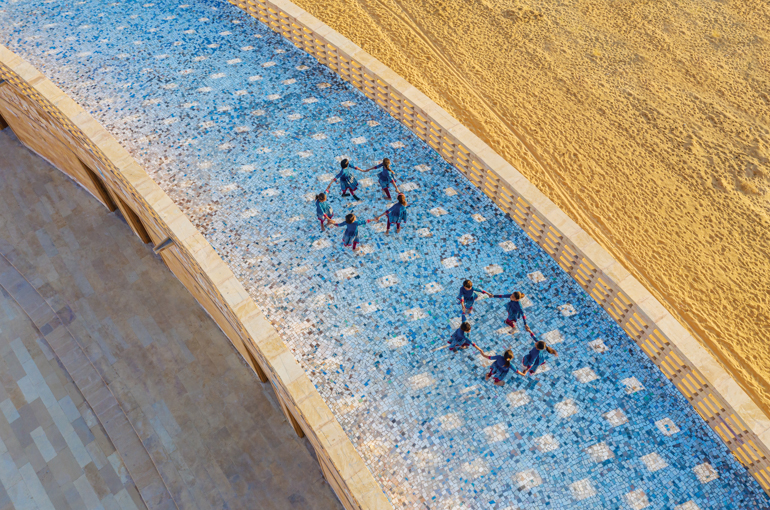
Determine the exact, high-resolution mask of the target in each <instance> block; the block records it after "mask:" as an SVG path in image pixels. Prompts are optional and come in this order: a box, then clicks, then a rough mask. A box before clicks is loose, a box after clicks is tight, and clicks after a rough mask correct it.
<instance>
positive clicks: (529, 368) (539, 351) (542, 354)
mask: <svg viewBox="0 0 770 510" xmlns="http://www.w3.org/2000/svg"><path fill="white" fill-rule="evenodd" d="M548 354H553V355H554V356H558V355H559V354H558V353H557V352H556V349H553V348H551V347H549V346H548V345H546V344H545V342H543V341H542V340H540V341H536V342H535V347H533V348H532V350H531V351H529V354H527V355H526V356H524V357H523V358H522V359H521V368H520V369H519V370H517V371H516V373H517V374H519V375H523V376H524V377H526V376H527V375H528V374H534V373H535V372H537V369H538V368H540V366H541V365H542V364H544V363H545V362H546V358H547V357H548Z"/></svg>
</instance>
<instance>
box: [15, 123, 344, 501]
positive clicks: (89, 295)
mask: <svg viewBox="0 0 770 510" xmlns="http://www.w3.org/2000/svg"><path fill="white" fill-rule="evenodd" d="M0 155H2V156H1V157H0V203H2V204H4V205H3V206H2V207H0V254H9V253H10V254H11V256H9V257H8V260H10V262H11V263H12V264H13V266H14V269H15V270H18V272H19V273H20V274H21V275H23V277H24V278H25V279H26V280H27V281H28V282H29V283H30V284H31V286H32V287H34V288H35V289H36V290H37V293H39V295H40V296H42V298H44V299H45V301H46V302H47V303H48V305H50V307H51V309H52V310H56V311H57V314H58V315H59V316H62V313H59V312H61V311H64V314H65V315H66V316H67V317H68V318H67V320H66V322H67V324H66V330H67V332H68V333H69V334H71V335H72V337H74V338H75V339H76V343H77V344H79V345H80V347H81V348H82V351H83V352H84V353H85V354H86V355H87V359H88V361H90V365H89V366H93V367H94V368H95V369H96V372H98V374H99V376H100V378H101V380H102V381H103V382H104V383H105V384H106V385H107V387H108V388H109V390H110V392H111V393H112V395H114V396H115V398H116V399H117V402H118V404H119V410H122V412H123V413H124V414H125V416H126V417H127V418H128V420H129V421H130V423H131V425H132V427H133V429H134V430H135V431H136V434H137V435H138V436H139V438H140V439H141V442H142V444H143V445H144V447H145V448H146V450H147V452H149V456H150V458H151V459H152V462H153V463H154V465H155V466H156V467H157V471H158V472H159V473H160V476H161V477H162V480H163V483H164V485H165V486H166V487H167V488H168V492H169V493H170V494H171V497H172V498H173V500H174V503H176V505H177V506H178V507H179V508H201V509H203V508H232V509H234V508H259V509H281V508H302V509H316V508H318V509H326V508H341V505H340V504H339V502H338V501H337V499H336V497H335V496H334V494H333V492H332V491H331V489H330V488H329V486H328V485H327V484H326V482H325V480H324V479H323V476H322V474H321V471H320V468H319V466H318V465H317V462H316V460H315V458H314V457H313V453H312V450H311V449H310V447H309V446H308V444H307V442H306V440H304V439H299V438H297V437H296V435H295V434H294V432H293V430H292V428H291V427H290V426H289V424H288V423H286V420H285V418H284V416H283V414H282V412H281V410H280V408H279V407H278V405H277V403H276V402H275V400H274V396H273V395H272V393H271V390H270V389H269V387H268V386H264V387H263V386H262V385H261V383H259V381H258V379H257V378H256V376H255V375H254V374H253V372H251V370H250V369H249V368H248V366H247V365H246V364H245V362H244V361H243V360H242V359H241V358H240V356H239V355H238V354H237V352H236V351H235V349H234V348H232V346H231V345H230V343H229V341H228V340H227V338H226V337H225V336H224V334H223V333H222V332H221V331H220V330H219V329H218V328H217V326H216V325H215V323H214V322H213V321H212V320H211V319H210V318H209V317H208V315H206V313H205V311H204V310H203V309H202V308H201V307H200V306H199V305H198V304H197V303H196V302H195V301H194V299H193V298H192V297H191V296H190V295H189V293H188V292H187V291H186V290H185V289H184V288H183V287H182V285H181V284H180V283H179V282H178V281H177V280H176V279H175V278H174V276H173V275H172V274H171V272H170V271H168V270H167V269H166V267H165V266H164V264H163V262H162V261H161V260H160V259H159V258H158V257H156V256H155V255H153V253H152V250H151V249H150V247H149V246H146V245H143V244H142V243H141V242H140V240H139V239H138V238H137V237H136V236H134V235H133V234H132V233H131V231H130V229H129V227H128V226H127V225H126V224H125V222H124V221H123V220H122V218H120V217H119V216H117V215H116V213H108V211H107V210H106V209H104V208H103V207H102V206H101V205H100V204H99V203H98V202H97V201H96V200H95V199H94V198H93V197H91V196H90V195H89V194H88V193H87V192H86V191H85V190H83V189H82V188H80V187H78V186H77V185H76V184H75V183H74V182H72V181H70V180H69V179H68V178H67V177H66V176H64V175H63V174H61V173H60V172H58V171H57V170H56V169H54V168H53V167H51V166H50V165H48V164H47V163H46V162H45V161H44V160H42V159H41V158H39V157H37V156H36V155H35V154H33V153H31V152H30V151H28V150H26V149H25V148H23V146H21V144H20V143H19V142H18V140H17V139H16V138H15V137H14V136H13V135H12V133H11V132H10V130H9V129H6V130H4V131H2V132H0ZM8 301H9V300H8V299H5V300H4V302H8ZM11 304H12V303H11ZM9 306H10V305H9ZM5 309H6V308H3V310H5ZM7 309H8V310H13V308H12V307H10V308H7ZM24 309H25V310H26V308H24ZM1 315H2V314H1V313H0V316H1ZM12 315H13V317H12V318H9V319H5V321H6V322H9V323H10V324H12V325H13V327H21V326H17V325H16V322H17V321H22V320H23V317H21V316H20V314H19V313H18V307H17V311H16V312H14V313H13V314H12ZM28 324H29V323H28ZM36 324H37V322H36ZM57 324H58V323H57ZM2 327H3V328H5V327H6V326H5V325H3V326H2ZM60 329H61V328H60ZM41 331H43V333H44V334H45V335H48V333H47V330H46V328H45V327H41ZM30 338H32V337H30ZM46 338H49V337H48V336H46ZM54 341H55V340H54ZM3 342H6V340H5V338H4V339H3ZM8 342H10V341H8ZM30 342H32V343H30ZM26 344H29V346H27V351H28V352H30V353H31V355H32V357H33V358H34V359H35V363H36V364H37V363H38V362H37V360H38V359H41V360H45V361H46V362H48V364H53V365H56V363H55V359H54V358H52V359H51V360H49V359H48V358H47V357H46V356H47V355H48V354H50V355H53V354H54V353H51V352H50V351H49V353H48V354H45V353H44V347H40V346H41V345H42V346H45V340H42V339H41V338H40V335H38V338H37V339H32V340H27V342H26ZM26 344H25V345H26ZM52 345H54V347H53V351H55V352H56V353H58V352H59V348H58V347H57V345H59V344H52ZM36 346H37V347H36ZM3 349H4V350H3ZM8 353H11V354H8ZM3 354H5V355H6V356H5V357H4V358H3V359H6V358H7V357H8V356H11V357H10V359H11V360H13V357H12V356H16V353H15V351H14V350H13V348H12V347H7V346H6V347H2V346H0V356H2V355H3ZM41 356H42V357H41ZM17 361H18V358H17ZM65 361H66V360H65ZM64 365H65V366H67V363H66V362H65V363H64ZM15 370H16V372H14V373H15V374H16V375H18V376H19V377H20V378H23V377H25V376H24V374H23V373H22V372H19V370H18V368H16V369H15ZM60 371H61V372H63V369H61V368H60ZM4 372H5V371H4ZM40 372H41V373H44V371H43V368H40ZM46 373H47V372H46ZM65 375H66V374H65ZM27 377H28V376H27ZM59 379H62V378H61V377H59ZM64 379H66V377H65V378H64ZM64 379H62V380H64ZM74 379H75V381H78V378H77V377H74ZM5 383H6V381H5V380H3V384H4V385H5ZM14 383H15V381H14ZM70 383H71V380H70ZM8 384H9V385H11V386H13V384H12V383H11V382H10V379H9V382H8ZM64 386H66V384H64ZM69 389H70V390H71V391H76V390H75V389H74V388H71V387H70V388H69ZM51 391H52V392H53V393H54V395H56V396H58V395H57V391H58V392H59V393H61V392H62V391H64V390H62V389H57V390H54V388H53V387H52V388H51ZM0 397H3V398H0V401H2V402H5V401H6V400H7V398H6V397H5V396H4V395H2V394H0ZM86 397H87V398H86V400H88V402H91V400H90V399H89V398H88V392H86ZM34 402H35V401H34V400H33V403H34ZM13 404H14V408H16V409H17V412H18V413H19V415H20V416H21V409H23V408H24V407H23V405H27V406H29V407H30V408H31V407H32V403H26V404H25V402H24V401H23V400H19V399H18V398H17V399H16V400H13ZM2 405H4V404H2V403H0V406H2ZM19 405H21V407H19ZM35 405H36V406H38V407H39V404H35ZM85 405H86V406H87V404H85ZM6 407H7V408H8V411H9V412H11V414H12V411H11V408H10V407H9V406H7V405H6ZM95 407H98V406H95ZM5 410H6V409H5V408H3V409H2V411H3V412H4V413H5ZM97 411H99V412H101V411H100V410H99V409H97ZM25 412H27V413H30V412H32V411H31V410H30V411H25ZM99 412H97V413H96V414H97V415H99ZM72 417H73V419H74V420H75V421H77V420H78V418H77V417H75V416H74V414H73V416H72ZM3 420H6V421H3ZM83 420H84V421H85V422H86V423H88V421H87V420H85V418H83ZM22 423H24V424H25V427H26V428H28V427H32V426H33V425H35V427H34V428H33V430H37V428H38V426H42V423H37V425H36V423H33V422H30V423H29V425H26V422H22ZM46 423H47V422H46ZM79 423H80V422H78V424H79ZM6 425H7V418H3V417H0V433H2V434H3V435H2V436H0V437H3V440H5V437H6V435H5V433H4V431H5V428H6ZM73 427H74V426H73ZM97 427H98V424H97ZM49 428H50V427H49ZM43 429H44V431H46V434H47V433H48V432H47V430H48V429H46V428H45V427H43ZM81 429H82V426H81ZM106 429H107V431H108V433H109V431H110V427H109V426H107V427H106ZM75 430H76V431H78V430H80V429H78V428H75ZM83 432H85V431H83ZM26 433H27V434H31V433H32V431H26ZM38 434H39V433H38ZM92 434H93V435H94V436H95V437H96V435H97V434H96V433H94V432H92ZM108 435H110V437H112V435H111V434H108ZM9 437H10V436H9ZM25 437H26V436H25ZM46 437H48V436H46ZM89 437H90V436H89ZM105 439H106V438H105ZM48 440H49V442H51V444H52V445H53V440H51V438H50V437H48ZM57 440H58V438H57ZM33 442H34V441H33ZM81 442H84V440H83V439H81ZM30 444H31V443H30ZM57 444H58V446H61V444H60V443H57ZM67 444H69V443H67ZM88 444H90V443H88ZM121 444H123V443H122V442H119V441H116V445H118V450H119V451H120V452H121V453H122V450H121V447H120V445H121ZM27 446H29V444H28V445H27ZM100 446H101V444H100ZM45 448H47V446H44V449H45ZM2 449H3V448H2V447H0V450H2ZM8 449H9V450H10V449H11V447H10V445H9V446H8ZM46 451H48V450H46ZM62 451H63V450H62ZM50 454H51V452H50V451H48V455H50ZM102 454H103V455H104V456H105V457H108V456H109V455H110V454H111V452H109V449H108V451H103V452H102ZM2 458H3V457H2V455H0V459H2ZM99 458H100V459H101V457H99ZM13 460H14V461H15V465H16V469H17V470H19V472H21V470H22V469H24V468H25V466H27V464H26V463H24V460H23V459H22V460H18V461H17V460H16V459H15V458H14V459H13ZM140 460H141V459H140ZM83 461H85V459H84V460H83ZM19 462H21V464H19ZM35 462H37V464H34V463H33V462H32V460H29V463H30V465H32V467H33V470H34V468H35V467H36V466H38V467H39V466H40V461H39V460H36V461H35ZM137 462H139V460H138V461H137ZM110 465H112V464H110ZM3 466H5V464H0V469H3ZM88 466H89V465H86V466H85V468H88ZM103 467H106V465H104V466H103ZM113 467H114V466H113ZM129 467H130V466H129ZM73 469H74V468H73ZM129 471H130V469H129ZM25 472H29V469H27V470H26V471H25ZM87 473H88V470H87V469H86V474H87ZM38 476H40V474H39V473H38ZM71 476H74V474H73V475H71ZM104 476H105V477H109V475H104ZM151 476H152V473H149V474H148V475H147V477H150V478H151ZM22 478H23V477H22ZM144 478H145V477H143V480H142V481H141V483H139V482H137V487H140V492H142V491H143V490H144V489H143V488H142V487H144V486H146V485H148V484H151V482H152V480H151V479H148V480H147V481H145V480H144ZM80 479H81V478H78V480H80ZM25 480H26V479H25ZM87 480H90V478H88V477H87ZM0 481H3V482H4V480H2V475H0ZM113 481H114V480H113ZM129 481H130V479H129V480H126V482H125V483H124V485H125V484H128V483H129ZM73 483H74V482H73ZM105 483H106V482H105ZM81 485H83V486H84V487H85V485H84V483H83V482H81ZM130 487H131V485H130V484H129V485H127V486H126V488H125V490H126V491H127V493H128V494H131V491H130ZM43 488H44V489H45V492H46V493H47V494H48V496H49V499H50V500H51V501H52V502H54V506H55V507H56V508H57V509H58V508H60V507H59V506H57V505H56V501H54V498H51V497H50V496H51V494H52V492H50V491H49V490H48V487H47V486H46V485H45V483H44V484H43ZM38 489H39V487H38ZM115 489H117V486H115ZM60 490H63V489H60ZM102 492H103V490H102ZM118 492H120V491H118ZM134 492H136V489H134ZM158 492H162V491H158ZM79 494H80V493H79ZM97 494H101V493H99V492H98V491H97ZM142 494H144V492H142ZM0 496H2V494H0ZM73 497H74V493H73ZM104 497H107V496H106V495H104ZM115 497H116V496H115ZM153 497H155V496H153ZM81 498H82V496H81ZM116 498H117V497H116ZM157 498H158V499H157V501H161V502H162V495H161V496H157ZM3 501H4V500H3V499H2V498H0V509H1V508H2V504H3V503H2V502H3ZM102 501H103V500H102ZM131 501H134V503H135V504H137V505H139V504H141V503H142V500H141V499H138V498H136V497H134V498H133V499H132V500H131ZM102 506H104V503H102ZM149 506H154V505H149ZM38 507H39V508H43V507H42V506H40V505H38ZM71 507H72V508H77V507H78V505H71ZM86 507H87V508H89V509H90V508H91V507H90V506H85V505H80V508H86ZM30 508H36V507H35V506H30ZM61 508H66V507H65V506H62V507H61ZM105 508H106V506H105Z"/></svg>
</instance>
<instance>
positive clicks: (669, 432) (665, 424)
mask: <svg viewBox="0 0 770 510" xmlns="http://www.w3.org/2000/svg"><path fill="white" fill-rule="evenodd" d="M655 426H656V427H658V430H660V433H661V434H663V435H664V436H673V435H674V434H676V433H677V432H679V427H677V426H676V423H674V422H673V421H672V420H671V418H663V419H662V420H658V421H656V422H655Z"/></svg>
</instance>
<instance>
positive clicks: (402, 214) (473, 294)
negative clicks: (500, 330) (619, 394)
mask: <svg viewBox="0 0 770 510" xmlns="http://www.w3.org/2000/svg"><path fill="white" fill-rule="evenodd" d="M340 167H341V169H340V171H339V173H338V174H337V175H335V176H334V178H333V179H332V180H331V182H329V185H328V186H327V187H326V190H325V192H324V193H319V194H318V195H316V199H315V208H316V217H317V218H318V221H320V222H321V231H324V230H326V227H327V226H335V227H341V228H344V229H345V231H344V233H343V234H342V244H343V245H344V246H345V247H352V249H353V250H354V251H356V250H357V249H358V244H359V239H358V228H359V227H361V226H364V225H366V224H367V223H371V222H373V221H379V220H380V218H382V217H383V216H386V217H387V222H388V223H387V227H386V230H385V234H389V233H390V229H391V226H395V229H396V233H397V234H398V233H399V232H401V225H402V224H405V223H406V221H407V207H408V205H409V204H408V202H407V200H406V195H404V193H402V192H401V191H400V190H399V189H398V184H397V183H396V174H395V172H394V171H393V169H392V168H391V164H390V160H389V159H388V158H385V159H383V160H382V163H380V164H379V165H376V166H373V167H371V168H368V169H366V170H363V169H361V168H359V167H357V166H351V165H350V161H348V160H347V159H343V160H342V161H341V162H340ZM353 169H355V170H357V171H359V172H371V171H372V170H380V172H379V173H378V174H377V177H378V180H379V184H380V188H381V189H382V192H383V194H384V195H385V197H387V198H388V199H389V200H391V199H392V197H391V194H390V187H391V185H392V186H393V188H394V189H395V191H396V193H397V195H396V203H395V204H393V205H392V206H391V207H390V208H389V209H387V210H386V211H384V212H383V213H382V214H380V215H379V216H375V217H374V218H372V219H370V220H359V219H358V218H357V217H356V215H355V214H354V213H350V214H347V215H346V216H345V220H344V221H341V222H339V223H336V222H335V221H334V211H333V209H332V207H331V206H330V205H329V200H328V196H327V195H328V193H329V189H330V188H331V186H332V184H334V183H335V182H339V184H340V190H341V192H342V196H343V197H348V196H352V197H353V199H355V200H359V198H358V197H357V196H356V190H357V189H358V180H357V179H356V177H355V175H354V174H353ZM479 294H486V295H487V296H489V297H491V298H500V299H508V300H509V301H508V302H507V303H506V305H505V309H506V312H507V313H508V315H507V318H506V319H505V320H504V322H505V324H506V325H507V326H509V327H510V328H512V330H513V332H515V331H517V324H518V321H519V319H521V321H522V323H523V325H524V329H525V331H527V333H529V334H530V336H531V337H532V340H533V341H534V346H533V348H532V349H531V350H530V351H529V352H528V353H527V354H526V355H525V356H524V357H523V358H522V359H521V363H520V365H519V367H518V368H516V369H515V368H514V367H513V366H512V361H513V352H512V351H511V350H510V349H508V350H506V351H505V352H504V353H503V354H502V355H492V354H488V353H485V352H484V351H483V350H481V349H480V348H479V347H478V346H477V345H476V344H475V343H473V342H472V341H471V340H470V332H471V325H470V323H469V322H467V321H466V316H469V315H471V314H472V313H473V305H474V303H475V302H476V299H477V298H478V297H479ZM523 298H524V293H522V292H513V293H511V294H492V293H490V292H487V291H485V290H481V289H478V290H477V289H474V288H473V282H471V281H470V280H465V281H464V282H463V283H462V286H461V287H460V292H459V293H458V295H457V301H458V303H459V305H460V307H461V308H462V323H461V324H460V327H459V328H457V330H456V331H455V332H454V333H453V334H452V336H451V337H450V339H449V341H448V342H447V345H446V346H445V347H442V348H448V349H449V350H450V351H452V352H456V351H459V350H463V349H467V348H469V347H471V346H472V347H474V348H475V349H476V350H478V351H479V353H480V354H481V356H483V357H485V358H486V359H488V360H490V361H492V364H491V365H490V369H489V372H488V373H487V375H486V380H487V381H492V383H493V384H494V385H496V386H504V385H505V379H506V378H507V377H508V374H509V373H510V372H511V371H515V372H516V373H517V374H518V375H520V376H524V377H526V376H528V375H531V374H534V373H535V372H536V371H537V370H538V369H539V368H540V367H542V366H543V364H544V363H546V361H547V358H548V356H549V355H553V356H558V353H557V352H556V350H554V349H553V348H552V347H551V346H549V345H547V344H546V343H545V342H544V341H542V340H537V339H536V337H535V334H534V333H533V332H532V329H530V327H529V325H528V324H527V316H526V315H525V314H524V309H523V308H522V306H521V300H522V299H523Z"/></svg>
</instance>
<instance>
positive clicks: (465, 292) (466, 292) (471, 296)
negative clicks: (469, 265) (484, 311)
mask: <svg viewBox="0 0 770 510" xmlns="http://www.w3.org/2000/svg"><path fill="white" fill-rule="evenodd" d="M476 294H478V293H477V292H476V291H475V290H474V289H473V287H471V288H470V289H466V288H465V285H463V286H462V287H460V293H459V294H457V302H458V303H461V304H462V302H463V301H465V309H466V310H468V312H470V311H471V310H473V303H474V302H475V301H476Z"/></svg>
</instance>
